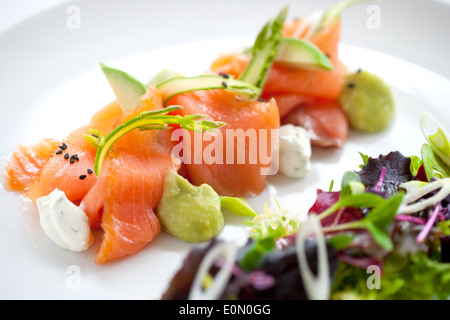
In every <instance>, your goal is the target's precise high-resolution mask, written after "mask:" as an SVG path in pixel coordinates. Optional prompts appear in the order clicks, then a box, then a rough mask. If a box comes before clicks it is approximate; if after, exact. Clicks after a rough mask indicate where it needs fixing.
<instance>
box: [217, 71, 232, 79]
mask: <svg viewBox="0 0 450 320" xmlns="http://www.w3.org/2000/svg"><path fill="white" fill-rule="evenodd" d="M219 75H220V76H221V77H223V78H225V79H229V78H230V76H229V75H228V74H226V73H223V72H221V73H219Z"/></svg>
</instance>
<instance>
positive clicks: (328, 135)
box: [282, 100, 349, 148]
mask: <svg viewBox="0 0 450 320" xmlns="http://www.w3.org/2000/svg"><path fill="white" fill-rule="evenodd" d="M336 123H344V124H346V123H347V117H346V115H345V113H344V111H343V110H342V108H341V107H340V105H339V104H338V103H337V101H334V100H317V101H314V102H313V103H309V104H308V103H305V104H301V105H299V106H297V107H296V108H295V109H294V110H292V111H291V112H290V113H288V114H287V115H286V116H285V117H284V118H283V119H282V124H294V125H297V126H300V127H303V128H304V129H306V131H307V132H308V134H309V137H310V139H311V144H312V145H314V146H317V147H321V148H331V147H337V148H341V147H342V146H343V145H344V143H345V141H346V140H347V136H348V131H349V127H348V125H336Z"/></svg>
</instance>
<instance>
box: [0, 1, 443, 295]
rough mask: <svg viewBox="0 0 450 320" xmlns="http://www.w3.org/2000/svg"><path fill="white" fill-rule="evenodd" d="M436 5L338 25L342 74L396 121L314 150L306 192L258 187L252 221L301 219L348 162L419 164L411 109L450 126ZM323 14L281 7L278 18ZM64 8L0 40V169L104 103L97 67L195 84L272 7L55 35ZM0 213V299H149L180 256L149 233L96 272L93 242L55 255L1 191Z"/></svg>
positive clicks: (115, 9)
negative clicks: (293, 214)
mask: <svg viewBox="0 0 450 320" xmlns="http://www.w3.org/2000/svg"><path fill="white" fill-rule="evenodd" d="M446 2H447V1H429V0H428V1H426V0H423V1H419V0H414V1H410V0H404V1H400V0H397V1H379V2H374V3H373V4H371V3H366V4H361V5H359V6H356V7H354V8H351V9H349V10H348V11H347V12H346V13H345V15H344V20H343V26H342V45H341V58H342V60H343V62H344V63H346V64H347V65H348V67H349V68H351V69H355V70H356V69H357V68H363V69H367V70H369V71H372V72H374V73H376V74H378V75H379V76H381V77H382V78H384V79H385V80H386V81H387V82H388V83H389V84H390V85H391V86H392V88H393V90H394V94H395V99H396V103H397V114H396V118H395V122H394V124H393V126H392V127H391V128H389V129H388V130H386V131H384V132H382V133H379V134H375V135H364V134H358V133H355V132H351V133H350V136H349V139H348V142H347V143H346V144H345V147H344V148H343V149H342V150H321V149H314V150H313V159H312V161H313V163H312V171H311V172H310V174H309V175H308V177H307V178H306V179H304V180H301V181H294V180H290V179H287V178H284V177H282V176H273V177H270V178H269V180H268V186H267V189H266V190H265V191H264V192H263V193H262V194H261V195H259V196H257V197H255V198H252V199H250V201H251V203H252V204H253V205H254V206H255V207H257V208H258V209H262V207H263V204H264V202H268V203H269V205H271V206H274V201H273V199H274V197H276V198H277V199H278V200H279V202H280V203H281V205H282V206H284V207H286V208H288V209H291V210H295V211H301V212H305V211H306V210H307V209H308V208H309V206H310V205H311V204H312V202H313V201H314V197H315V192H316V189H317V188H322V189H327V188H328V186H329V184H330V181H331V180H332V179H334V181H335V182H336V183H335V186H336V185H337V186H338V185H339V183H340V178H341V174H342V173H343V172H344V171H345V170H353V169H357V168H358V165H359V164H360V163H361V159H360V156H359V154H358V151H360V152H362V153H365V154H369V155H371V156H378V155H379V154H386V153H388V152H390V151H393V150H399V151H401V152H402V153H403V154H404V155H411V154H418V153H419V152H420V146H421V144H422V143H423V142H424V139H423V137H422V135H421V133H420V130H419V123H418V120H419V116H420V114H421V112H422V111H424V110H427V111H429V112H431V113H432V114H433V115H435V116H436V117H437V118H438V119H440V121H441V122H442V124H443V125H444V126H446V127H447V128H448V127H450V116H449V114H448V112H446V108H447V106H448V101H450V90H449V88H450V81H449V80H448V78H449V77H450V65H448V63H447V53H448V52H450V50H449V49H450V44H449V43H448V42H447V41H445V39H446V35H445V34H444V31H445V30H449V27H450V22H449V21H448V20H446V17H448V16H449V14H450V6H448V4H446ZM331 3H334V1H314V2H309V3H308V2H304V1H303V2H302V1H295V2H294V1H293V2H292V3H291V4H290V13H291V17H294V16H299V15H302V14H306V13H309V12H311V11H313V10H315V9H317V8H325V7H327V6H329V5H330V4H331ZM69 5H72V2H70V3H63V4H62V5H60V6H58V7H55V8H53V9H51V10H48V11H45V12H43V13H41V14H39V15H36V16H33V17H31V18H28V19H26V20H25V21H23V22H21V23H20V24H17V25H15V26H13V27H11V28H8V29H6V30H4V31H3V32H1V33H0V48H1V50H0V70H1V72H0V88H1V89H0V92H1V96H0V97H1V98H0V119H1V120H2V124H1V126H0V136H1V137H2V139H1V142H0V148H1V149H0V156H3V157H4V158H6V157H7V156H9V155H10V154H11V152H12V151H13V149H14V147H15V146H16V145H17V144H18V143H25V144H28V143H33V142H35V141H37V140H39V139H41V138H44V137H54V138H62V137H64V136H65V135H66V134H67V133H68V132H70V131H71V130H72V129H75V128H77V127H78V126H80V125H82V124H84V123H85V122H86V121H87V120H88V119H89V118H90V116H91V115H92V113H93V112H94V111H96V110H98V109H99V108H100V107H101V106H103V105H104V104H106V103H108V102H109V101H111V100H112V99H113V98H114V97H113V94H112V92H111V90H110V89H109V87H108V84H107V82H106V80H105V79H104V77H103V75H102V74H101V71H100V69H99V62H100V61H102V62H105V63H106V64H108V65H111V66H114V67H117V68H121V69H123V70H126V71H128V72H130V73H131V74H133V75H135V76H136V77H138V78H139V79H141V80H147V79H150V78H151V77H152V76H153V75H154V74H155V73H156V72H158V71H159V70H160V69H161V68H165V67H168V68H171V69H176V70H179V71H181V72H183V73H185V74H192V75H195V74H200V73H202V72H203V71H205V70H206V69H207V68H208V66H209V64H210V62H211V61H212V60H213V59H214V58H215V57H217V56H218V55H219V54H220V53H223V52H227V51H230V50H234V49H236V48H239V47H241V46H246V45H250V44H251V43H252V41H253V37H254V36H255V34H256V32H257V31H258V30H259V28H260V27H261V26H262V24H263V23H264V22H265V21H266V20H267V19H269V18H271V17H272V16H273V14H274V12H277V11H278V10H279V9H281V6H282V5H283V4H280V2H279V1H275V0H273V1H257V0H251V1H249V0H247V1H234V0H233V1H189V2H187V1H173V0H172V1H164V2H162V1H146V2H144V1H126V2H125V1H121V2H111V1H106V0H104V1H79V2H76V4H75V5H76V6H77V8H78V9H79V12H80V20H79V21H80V29H73V30H71V29H70V28H68V26H67V21H68V19H69V18H70V15H71V14H73V12H74V11H70V10H68V8H69ZM373 5H375V6H376V7H373ZM370 6H372V7H370ZM75 9H76V8H75ZM374 12H379V14H380V15H379V18H380V20H379V22H380V24H379V27H380V28H379V29H378V28H375V29H371V28H370V26H371V25H373V24H371V23H370V21H373V20H370V19H371V17H372V18H373V16H372V15H373V14H374ZM375 14H376V13H375ZM369 20H370V21H369ZM70 21H72V22H73V20H70ZM368 23H369V24H368ZM69 25H71V24H70V23H69ZM72 25H73V24H72ZM336 188H337V187H336ZM0 203H1V213H0V254H1V258H0V298H2V299H158V298H159V297H160V296H161V293H162V292H163V291H164V290H165V289H166V286H167V284H168V281H169V280H170V278H171V277H172V275H173V273H174V272H175V271H176V270H177V269H178V267H179V266H180V263H181V261H182V259H183V257H184V255H185V254H186V252H187V251H188V250H189V248H190V245H189V244H186V243H183V242H181V241H179V240H177V239H174V238H173V237H171V236H168V235H166V234H161V235H160V236H159V237H158V238H157V239H156V240H155V241H154V242H153V243H151V244H150V245H149V246H148V247H146V248H145V249H144V250H143V251H142V252H141V253H139V254H137V255H135V256H133V257H130V258H126V259H123V260H120V261H116V262H112V263H108V264H105V265H96V264H95V263H94V257H95V251H96V249H97V246H98V243H99V238H100V234H96V235H97V237H96V238H97V241H96V242H95V243H94V246H93V247H92V248H91V249H90V250H89V251H88V252H85V253H82V254H76V253H71V252H67V251H64V250H63V249H59V248H57V247H56V246H54V245H53V244H52V243H51V242H50V240H48V239H47V238H46V237H45V235H44V234H43V233H42V231H41V229H40V226H39V223H38V218H37V212H36V209H35V208H34V207H32V206H27V205H24V204H23V202H22V201H20V200H19V199H17V197H16V196H15V195H14V194H12V193H8V192H6V191H4V190H0ZM226 221H227V227H226V228H225V230H224V232H223V236H225V237H231V238H232V237H235V236H236V237H238V238H239V239H240V240H244V239H245V234H243V233H242V229H241V228H240V227H239V226H241V221H240V219H238V218H236V217H232V216H229V215H227V216H226Z"/></svg>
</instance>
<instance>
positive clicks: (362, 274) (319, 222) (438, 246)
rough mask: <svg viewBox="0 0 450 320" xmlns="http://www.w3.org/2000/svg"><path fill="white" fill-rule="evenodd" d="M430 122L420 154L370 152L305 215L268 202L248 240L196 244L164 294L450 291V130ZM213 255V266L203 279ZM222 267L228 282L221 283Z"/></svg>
mask: <svg viewBox="0 0 450 320" xmlns="http://www.w3.org/2000/svg"><path fill="white" fill-rule="evenodd" d="M430 124H432V125H434V130H435V131H431V132H430V131H428V130H430V129H429V128H428V127H427V128H425V125H427V126H429V125H430ZM421 127H422V131H423V132H424V136H425V138H426V140H427V142H428V143H424V144H423V146H422V150H427V152H422V155H421V156H420V157H419V156H410V157H405V156H403V155H402V154H401V153H400V152H398V151H393V152H390V153H388V154H386V155H380V156H379V157H377V158H372V157H369V156H367V155H363V154H361V156H362V160H363V163H362V164H361V166H360V170H358V171H347V172H345V173H344V174H343V177H342V182H341V187H340V190H339V191H333V190H331V188H330V190H326V191H324V190H320V189H319V190H317V198H316V201H315V202H314V204H313V205H312V206H311V208H310V209H309V211H308V218H307V219H306V221H301V220H299V219H298V218H296V217H295V216H293V215H292V214H291V213H290V212H288V211H286V210H284V209H282V208H281V207H279V208H278V210H271V209H270V208H268V207H267V206H266V207H265V210H264V212H262V213H261V214H259V215H257V216H255V217H254V219H253V220H252V221H251V222H247V223H246V224H247V225H248V226H249V227H250V228H249V240H248V243H247V244H246V245H245V246H243V247H241V248H236V246H235V245H234V244H233V243H227V242H225V241H224V240H218V239H216V238H215V239H213V240H212V241H211V242H210V243H209V244H208V245H207V246H198V247H196V248H194V249H193V250H192V252H191V253H190V254H189V255H188V256H187V257H186V259H185V261H184V263H183V266H182V267H181V268H180V270H179V271H178V272H177V273H176V274H175V276H174V277H173V279H172V281H171V283H170V286H169V287H168V289H167V291H166V292H165V293H164V294H163V296H162V298H163V299H188V298H190V299H196V298H202V299H205V298H208V299H383V300H385V299H394V300H399V299H449V298H450V176H449V175H448V174H447V172H448V170H449V166H448V164H447V161H448V155H449V154H450V153H449V152H447V151H446V146H448V143H449V141H450V140H449V137H450V136H449V135H448V134H447V132H446V131H445V130H444V128H443V127H442V126H441V125H440V124H439V123H438V122H437V121H436V120H435V119H434V118H433V117H432V116H431V115H429V114H428V113H424V114H423V115H422V117H421ZM437 137H438V138H437ZM434 150H438V151H441V154H442V155H443V157H442V158H441V156H440V155H439V154H438V153H435V152H434ZM448 150H450V149H448ZM442 151H444V152H442ZM436 164H438V165H436ZM426 168H428V169H426ZM311 232H312V234H311ZM299 238H301V240H299ZM219 246H222V248H227V250H226V251H227V252H230V251H232V250H233V248H234V249H235V250H236V253H235V255H233V256H232V257H233V259H232V260H230V255H220V254H218V253H217V252H215V255H211V252H213V251H214V250H215V248H217V247H219ZM320 247H322V249H320ZM324 248H326V249H324ZM217 251H218V252H220V250H217ZM321 256H322V259H321ZM206 257H208V262H209V264H208V270H207V271H208V272H209V273H208V272H205V271H204V269H202V270H203V273H201V275H202V277H203V278H202V279H200V280H199V277H198V276H199V274H200V273H199V272H197V269H198V267H199V266H200V265H202V264H204V261H205V260H206ZM302 257H303V258H302ZM323 257H326V259H325V260H324V258H323ZM227 266H228V269H227ZM217 272H219V273H222V274H223V273H226V272H228V278H227V281H224V280H223V278H224V276H223V275H222V282H221V283H220V285H218V284H217V283H215V280H214V275H215V274H216V273H217ZM325 275H326V276H325ZM205 277H209V278H211V279H209V281H208V282H202V281H201V280H203V279H204V278H205ZM210 286H211V287H213V286H214V291H213V292H210V291H209V288H210ZM218 287H220V289H218ZM193 290H196V291H195V292H196V294H192V292H193ZM199 290H200V291H199ZM198 292H201V293H202V294H198Z"/></svg>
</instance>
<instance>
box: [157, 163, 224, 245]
mask: <svg viewBox="0 0 450 320" xmlns="http://www.w3.org/2000/svg"><path fill="white" fill-rule="evenodd" d="M157 215H158V218H159V220H160V222H161V226H162V228H163V230H165V231H166V232H168V233H170V234H172V235H173V236H175V237H177V238H179V239H181V240H184V241H188V242H203V241H207V240H209V239H211V238H212V237H213V236H216V235H217V234H219V233H220V232H221V231H222V229H223V227H224V224H225V222H224V217H223V214H222V208H221V203H220V197H219V195H218V194H217V193H216V192H215V191H214V189H213V188H211V186H209V185H207V184H202V185H200V186H198V187H197V186H194V185H192V184H191V183H190V182H189V181H188V180H187V179H185V178H183V177H182V176H180V175H179V174H178V173H177V171H176V170H174V169H173V170H169V171H168V172H167V174H166V177H165V181H164V190H163V195H162V198H161V201H160V202H159V205H158V207H157Z"/></svg>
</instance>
